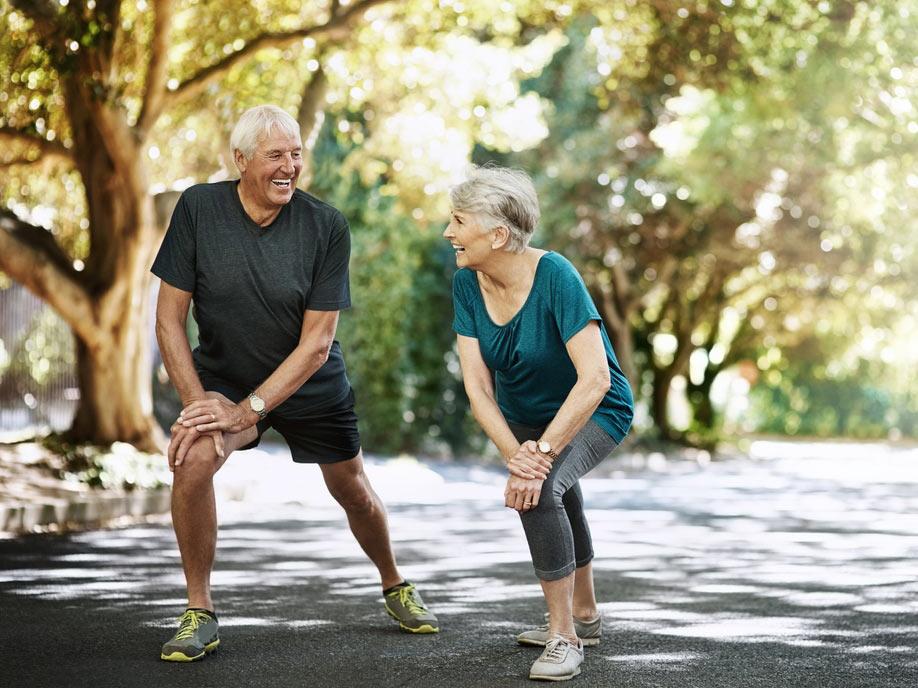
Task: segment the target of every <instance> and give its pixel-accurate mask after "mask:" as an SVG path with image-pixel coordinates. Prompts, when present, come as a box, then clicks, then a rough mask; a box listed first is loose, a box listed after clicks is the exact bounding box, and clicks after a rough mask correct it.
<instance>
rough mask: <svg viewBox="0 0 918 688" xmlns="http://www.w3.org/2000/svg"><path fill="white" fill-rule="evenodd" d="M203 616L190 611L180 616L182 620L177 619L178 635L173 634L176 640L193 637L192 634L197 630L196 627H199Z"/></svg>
mask: <svg viewBox="0 0 918 688" xmlns="http://www.w3.org/2000/svg"><path fill="white" fill-rule="evenodd" d="M204 616H205V615H204V614H202V613H201V612H195V611H191V610H190V609H189V610H188V611H187V612H185V613H184V614H182V618H181V619H179V622H180V624H179V629H178V633H176V634H175V639H176V640H187V639H188V638H190V637H191V636H193V635H194V632H195V631H196V630H198V627H199V626H200V625H201V621H202V617H204Z"/></svg>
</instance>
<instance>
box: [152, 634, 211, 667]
mask: <svg viewBox="0 0 918 688" xmlns="http://www.w3.org/2000/svg"><path fill="white" fill-rule="evenodd" d="M218 645H220V639H219V638H217V639H216V640H215V641H214V642H212V643H209V644H208V645H205V646H204V652H202V653H201V654H199V655H195V656H194V657H189V656H188V655H183V654H182V653H181V652H173V653H172V654H171V655H164V654H162V653H160V655H159V658H160V659H162V660H163V661H166V662H197V661H198V660H201V659H204V658H205V657H206V656H207V655H209V654H210V653H211V652H214V651H215V650H216V649H217V646H218Z"/></svg>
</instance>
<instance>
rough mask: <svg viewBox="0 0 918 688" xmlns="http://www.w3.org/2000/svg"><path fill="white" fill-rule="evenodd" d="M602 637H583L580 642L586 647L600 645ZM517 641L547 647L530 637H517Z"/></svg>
mask: <svg viewBox="0 0 918 688" xmlns="http://www.w3.org/2000/svg"><path fill="white" fill-rule="evenodd" d="M601 639H602V638H581V639H580V642H582V643H583V646H584V647H595V646H596V645H599V641H600V640H601ZM516 642H518V643H519V644H520V645H527V646H529V647H545V643H543V642H540V641H538V640H529V639H528V638H522V639H521V638H517V639H516Z"/></svg>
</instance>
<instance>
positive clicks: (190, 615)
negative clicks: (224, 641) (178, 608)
mask: <svg viewBox="0 0 918 688" xmlns="http://www.w3.org/2000/svg"><path fill="white" fill-rule="evenodd" d="M219 644H220V633H219V630H218V628H217V616H216V615H215V614H214V613H213V612H209V611H207V610H206V609H186V610H185V613H184V614H182V617H181V618H180V619H179V629H178V632H177V633H176V634H175V635H174V636H172V639H171V640H170V641H169V642H168V643H166V644H165V645H163V650H162V653H161V654H160V655H159V658H160V659H164V660H166V661H167V662H193V661H195V660H196V659H204V657H205V655H208V654H210V653H211V652H213V651H214V650H216V649H217V646H218V645H219Z"/></svg>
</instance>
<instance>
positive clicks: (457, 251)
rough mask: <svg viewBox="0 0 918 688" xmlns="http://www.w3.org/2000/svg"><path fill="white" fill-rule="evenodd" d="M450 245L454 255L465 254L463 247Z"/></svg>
mask: <svg viewBox="0 0 918 688" xmlns="http://www.w3.org/2000/svg"><path fill="white" fill-rule="evenodd" d="M451 245H452V247H453V250H454V251H455V252H456V253H465V246H459V245H458V244H451Z"/></svg>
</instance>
